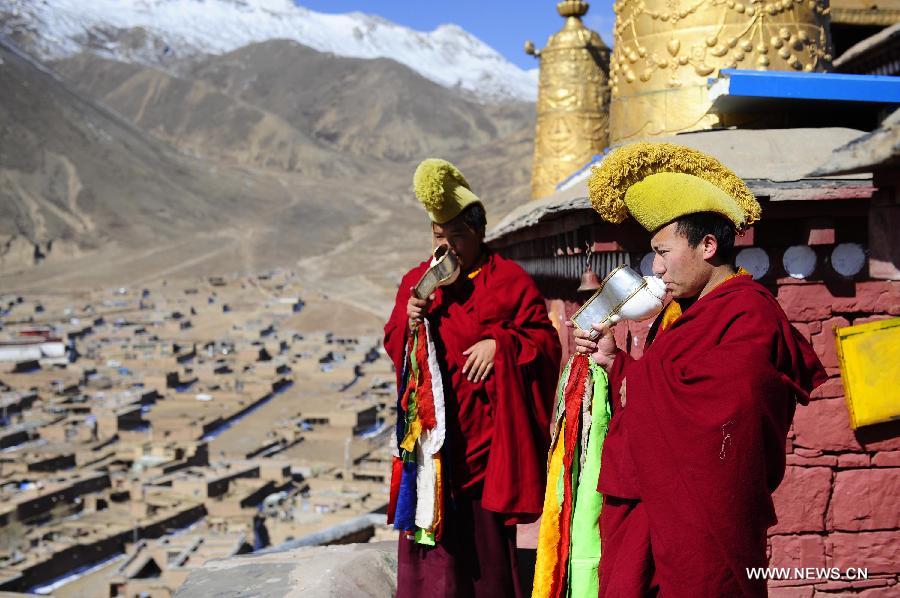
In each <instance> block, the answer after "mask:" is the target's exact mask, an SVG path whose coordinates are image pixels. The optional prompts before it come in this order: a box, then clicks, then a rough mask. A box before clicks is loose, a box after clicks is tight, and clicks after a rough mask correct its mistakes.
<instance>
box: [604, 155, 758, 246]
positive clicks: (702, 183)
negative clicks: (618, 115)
mask: <svg viewBox="0 0 900 598" xmlns="http://www.w3.org/2000/svg"><path fill="white" fill-rule="evenodd" d="M588 191H589V196H590V199H591V204H592V205H593V206H594V209H595V210H597V212H598V213H599V214H600V217H601V218H603V219H604V220H608V221H609V222H613V223H615V224H618V223H619V222H622V221H623V220H625V219H626V218H627V217H628V216H629V215H630V216H631V217H633V218H634V219H635V220H637V221H638V223H639V224H640V225H641V226H643V227H644V228H646V229H647V230H648V231H650V232H653V231H656V230H658V229H659V228H661V227H663V226H665V225H666V224H668V223H670V222H672V221H673V220H675V219H676V218H680V217H681V216H685V215H687V214H696V213H697V212H715V213H717V214H721V215H722V216H725V217H726V218H728V219H729V220H730V221H731V222H732V223H734V226H735V229H736V230H738V231H741V230H743V229H744V228H746V227H748V226H750V225H751V224H753V223H754V222H756V221H757V220H759V216H760V211H761V210H760V207H759V202H757V201H756V197H754V195H753V192H752V191H750V188H749V187H747V184H746V183H745V182H744V181H743V180H742V179H741V178H740V177H739V176H737V175H736V174H735V173H734V172H732V171H731V169H729V168H728V167H727V166H725V165H724V164H722V163H721V162H719V161H718V160H716V159H715V158H713V157H712V156H708V155H706V154H704V153H702V152H698V151H697V150H694V149H691V148H689V147H684V146H681V145H675V144H674V143H650V142H638V143H630V144H628V145H625V146H623V147H621V148H619V149H617V150H614V151H613V152H612V153H610V154H609V155H608V156H606V158H604V159H603V161H602V162H601V163H600V164H598V165H596V166H594V167H593V169H592V171H591V176H590V178H589V179H588Z"/></svg>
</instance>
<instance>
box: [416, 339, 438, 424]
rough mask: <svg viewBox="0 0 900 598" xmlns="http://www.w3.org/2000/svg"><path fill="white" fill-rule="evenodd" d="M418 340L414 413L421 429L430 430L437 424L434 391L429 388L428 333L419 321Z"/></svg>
mask: <svg viewBox="0 0 900 598" xmlns="http://www.w3.org/2000/svg"><path fill="white" fill-rule="evenodd" d="M416 335H417V336H418V341H417V343H418V344H417V345H416V356H415V357H416V363H417V364H418V366H419V376H418V379H417V380H416V414H417V415H418V416H419V422H420V423H421V424H422V429H423V430H431V429H434V427H435V426H437V419H436V418H435V414H434V392H433V391H432V390H431V369H430V368H429V367H428V334H427V332H426V330H425V324H424V323H421V322H420V323H419V326H418V329H417V330H416Z"/></svg>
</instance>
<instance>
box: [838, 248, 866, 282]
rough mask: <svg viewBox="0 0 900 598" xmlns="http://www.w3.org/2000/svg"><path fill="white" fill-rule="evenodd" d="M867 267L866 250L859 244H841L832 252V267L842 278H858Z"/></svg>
mask: <svg viewBox="0 0 900 598" xmlns="http://www.w3.org/2000/svg"><path fill="white" fill-rule="evenodd" d="M865 265H866V250H865V249H863V246H862V245H860V244H859V243H841V244H840V245H836V246H835V248H834V250H833V251H832V252H831V267H832V268H834V271H835V272H837V273H838V274H840V275H841V276H847V277H850V276H856V275H857V274H859V273H860V272H861V271H862V269H863V266H865Z"/></svg>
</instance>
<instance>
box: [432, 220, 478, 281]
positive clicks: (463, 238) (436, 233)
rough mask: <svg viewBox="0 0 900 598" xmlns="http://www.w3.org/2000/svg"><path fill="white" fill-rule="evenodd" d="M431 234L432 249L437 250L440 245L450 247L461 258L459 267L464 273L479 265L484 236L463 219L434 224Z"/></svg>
mask: <svg viewBox="0 0 900 598" xmlns="http://www.w3.org/2000/svg"><path fill="white" fill-rule="evenodd" d="M431 233H432V241H433V243H432V249H437V247H438V246H439V245H446V246H448V247H450V249H452V250H453V252H454V253H455V254H456V257H457V258H459V267H460V269H461V270H462V271H464V272H465V271H466V270H469V269H471V268H472V267H473V266H475V265H476V264H478V258H479V257H480V256H481V242H482V241H483V240H484V235H483V234H482V233H481V232H479V231H476V230H473V229H472V228H470V227H469V225H467V224H466V223H465V222H464V221H463V219H462V217H459V216H458V217H456V218H454V219H453V220H451V221H450V222H447V223H445V224H435V223H433V222H432V223H431Z"/></svg>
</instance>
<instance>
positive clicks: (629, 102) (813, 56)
mask: <svg viewBox="0 0 900 598" xmlns="http://www.w3.org/2000/svg"><path fill="white" fill-rule="evenodd" d="M613 10H614V11H615V13H616V25H615V29H614V34H613V35H614V37H615V39H614V43H613V46H614V52H613V57H612V62H611V63H610V83H611V88H612V100H611V103H610V125H609V128H610V141H611V143H619V142H624V141H631V140H635V139H641V138H647V137H655V136H661V135H671V134H674V133H677V132H680V131H691V130H697V129H707V128H711V127H713V126H714V125H716V124H717V123H718V117H717V116H716V115H711V114H707V111H708V109H709V106H710V102H709V98H708V93H707V79H708V78H709V77H715V76H716V75H717V74H718V71H719V69H723V68H743V69H758V70H785V71H807V72H812V71H824V70H828V69H830V68H831V59H832V56H831V51H832V50H831V38H830V33H829V27H828V13H829V8H828V0H618V1H617V2H616V3H615V5H614V6H613Z"/></svg>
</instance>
